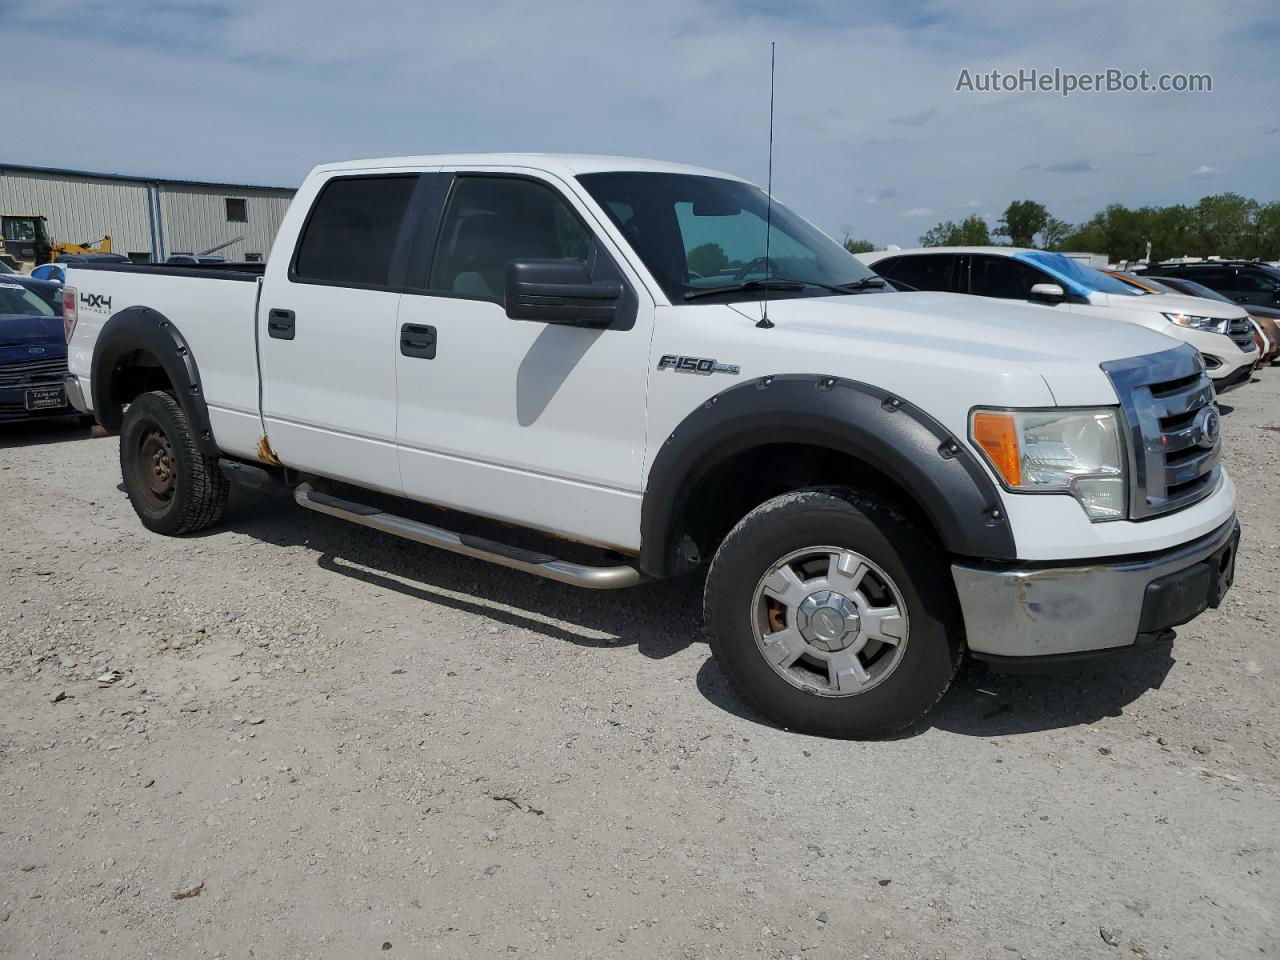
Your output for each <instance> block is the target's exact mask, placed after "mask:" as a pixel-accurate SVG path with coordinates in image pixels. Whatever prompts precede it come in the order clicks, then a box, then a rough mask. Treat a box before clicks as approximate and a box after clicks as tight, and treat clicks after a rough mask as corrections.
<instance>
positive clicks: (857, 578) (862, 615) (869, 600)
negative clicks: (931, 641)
mask: <svg viewBox="0 0 1280 960" xmlns="http://www.w3.org/2000/svg"><path fill="white" fill-rule="evenodd" d="M751 615H752V623H753V625H754V627H755V635H756V646H757V648H759V650H760V653H761V654H762V655H763V656H764V658H765V660H766V662H768V663H769V665H770V666H771V667H773V669H774V671H775V672H776V673H777V674H778V675H779V676H781V677H782V678H783V679H784V680H786V681H787V682H788V683H790V684H791V685H792V686H795V687H799V688H800V689H801V690H803V691H805V692H806V693H813V694H817V695H818V696H823V697H850V696H856V695H857V694H859V693H865V692H866V691H868V690H870V689H871V688H872V687H874V686H876V685H877V684H879V683H882V682H883V681H884V680H885V679H886V678H887V677H888V676H889V675H890V674H891V673H893V671H894V670H896V669H897V667H898V664H899V663H901V662H902V655H903V653H904V652H905V650H906V647H907V633H908V626H907V609H906V604H905V603H903V600H902V593H901V591H899V590H898V587H897V585H896V584H895V583H894V582H893V580H892V579H891V578H890V577H889V575H888V574H887V573H885V572H884V570H882V569H881V568H880V567H878V566H877V565H876V564H874V563H872V562H871V561H870V560H868V559H867V558H866V557H864V556H862V555H861V554H858V553H854V552H853V551H852V550H844V549H842V548H840V547H807V548H805V549H803V550H796V551H794V552H793V553H789V554H787V555H786V556H785V557H783V558H782V559H781V560H779V561H778V562H777V563H775V564H774V565H773V566H772V567H770V568H769V570H768V571H766V573H765V575H764V576H763V577H761V578H760V582H759V583H757V584H756V589H755V592H754V593H753V594H752V598H751Z"/></svg>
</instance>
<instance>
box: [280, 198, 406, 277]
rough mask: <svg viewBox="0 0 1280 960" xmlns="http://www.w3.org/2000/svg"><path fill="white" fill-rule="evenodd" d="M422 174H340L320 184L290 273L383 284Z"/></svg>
mask: <svg viewBox="0 0 1280 960" xmlns="http://www.w3.org/2000/svg"><path fill="white" fill-rule="evenodd" d="M418 180H419V175H418V174H416V173H414V174H394V175H386V176H357V177H337V178H335V179H333V180H330V181H329V182H328V183H326V184H325V185H324V187H323V188H321V190H320V194H319V196H317V197H316V201H315V203H314V204H313V205H312V207H311V212H310V213H309V214H308V215H307V222H306V224H305V225H304V226H303V229H302V235H301V237H300V238H299V240H298V247H297V251H296V252H295V254H294V258H293V264H292V266H291V269H290V271H289V278H290V279H291V280H293V281H294V282H298V283H319V284H330V285H334V286H348V287H367V288H370V289H383V288H386V287H388V286H389V285H390V279H391V260H392V255H393V253H394V252H395V250H396V244H397V240H398V238H399V235H400V229H401V226H402V225H403V223H404V218H405V213H406V212H407V211H408V209H409V201H410V198H411V197H412V195H413V192H414V189H415V188H416V187H417V185H418Z"/></svg>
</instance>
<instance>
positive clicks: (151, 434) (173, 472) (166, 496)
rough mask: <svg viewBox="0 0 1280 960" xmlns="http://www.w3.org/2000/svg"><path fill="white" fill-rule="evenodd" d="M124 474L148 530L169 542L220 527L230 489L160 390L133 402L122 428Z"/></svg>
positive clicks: (183, 417) (170, 399) (171, 400)
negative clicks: (166, 536)
mask: <svg viewBox="0 0 1280 960" xmlns="http://www.w3.org/2000/svg"><path fill="white" fill-rule="evenodd" d="M120 474H121V476H122V477H123V478H124V488H125V491H126V492H127V493H128V494H129V500H130V501H131V502H132V503H133V509H134V511H135V512H136V513H137V514H138V518H139V519H140V520H142V523H143V526H145V527H146V528H147V529H148V530H154V531H155V532H156V533H165V534H169V535H170V536H172V535H175V534H181V533H190V532H191V531H193V530H199V529H201V528H203V527H207V526H210V525H211V524H214V523H217V522H218V520H219V519H220V518H221V517H222V511H223V508H224V507H225V506H226V503H227V492H228V489H229V487H230V483H229V482H228V480H227V478H226V477H224V476H223V475H222V471H221V470H220V469H219V468H218V461H217V458H216V457H214V456H209V455H207V454H205V453H204V452H202V451H201V450H200V447H199V445H198V444H197V443H196V438H195V436H194V435H193V434H192V431H191V427H190V424H189V423H188V422H187V416H186V413H185V412H184V411H183V409H182V406H181V404H179V403H178V401H177V400H176V399H175V398H174V397H173V396H172V395H170V394H168V393H164V392H162V391H159V390H156V391H152V392H150V393H144V394H142V395H140V396H138V397H135V398H134V399H133V402H132V403H130V404H129V408H128V409H127V410H126V411H125V415H124V423H123V424H122V425H121V428H120Z"/></svg>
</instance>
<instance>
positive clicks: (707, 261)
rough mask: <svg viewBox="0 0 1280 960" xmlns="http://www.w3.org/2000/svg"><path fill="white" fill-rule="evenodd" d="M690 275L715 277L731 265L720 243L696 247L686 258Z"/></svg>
mask: <svg viewBox="0 0 1280 960" xmlns="http://www.w3.org/2000/svg"><path fill="white" fill-rule="evenodd" d="M685 263H687V264H688V266H689V272H690V273H696V274H698V275H699V276H701V277H714V276H715V275H716V274H717V273H719V272H720V271H721V270H723V269H724V268H725V267H727V266H728V265H729V257H728V256H727V255H726V254H725V252H724V248H723V247H721V246H720V244H718V243H704V244H702V245H700V246H697V247H694V248H693V249H692V250H690V251H689V252H688V254H687V255H686V256H685Z"/></svg>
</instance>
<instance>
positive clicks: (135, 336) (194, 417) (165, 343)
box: [90, 307, 219, 456]
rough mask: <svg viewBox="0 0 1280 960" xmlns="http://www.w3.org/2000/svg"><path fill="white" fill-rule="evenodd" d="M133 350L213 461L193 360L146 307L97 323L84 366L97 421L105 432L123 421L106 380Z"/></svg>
mask: <svg viewBox="0 0 1280 960" xmlns="http://www.w3.org/2000/svg"><path fill="white" fill-rule="evenodd" d="M138 350H142V351H144V352H146V353H149V354H150V355H151V356H153V357H154V358H155V359H156V362H157V363H159V364H160V367H161V369H163V370H164V372H165V375H166V376H167V377H168V378H169V382H170V383H171V384H173V391H174V396H175V397H176V398H177V401H178V403H179V405H180V406H181V407H182V412H183V413H185V414H186V415H187V421H188V422H189V423H190V424H191V426H192V428H193V429H194V430H195V438H196V445H197V446H198V447H199V448H200V452H201V453H204V454H205V455H207V456H217V455H218V453H219V451H218V445H217V443H216V442H215V441H214V438H213V428H212V427H211V426H210V425H209V408H208V406H207V404H206V403H205V399H204V388H203V387H202V386H201V383H200V370H199V368H198V367H197V366H196V358H195V357H194V356H193V355H192V353H191V348H190V347H189V346H187V341H186V339H185V338H184V337H183V336H182V333H181V332H180V331H179V330H178V328H177V327H176V326H175V325H174V324H173V322H172V321H171V320H170V319H169V318H168V317H166V316H164V315H163V314H162V313H160V312H158V311H156V310H152V309H151V308H150V307H128V308H126V309H124V310H121V311H120V312H119V313H117V314H115V315H114V316H112V317H111V319H110V320H108V321H107V322H106V323H105V324H103V326H102V330H101V331H100V332H99V333H98V339H97V342H96V343H94V345H93V362H92V365H91V367H90V370H91V379H90V383H91V384H92V390H93V412H94V416H95V417H96V418H97V420H98V422H99V423H100V424H102V425H103V426H104V427H106V428H107V429H108V430H111V431H118V430H119V429H120V425H121V421H122V420H123V419H124V417H123V412H122V410H121V407H122V403H121V401H119V400H117V399H116V398H115V397H114V396H113V395H112V392H111V384H112V380H113V376H112V375H113V374H114V372H115V369H116V367H117V366H118V365H119V363H120V361H121V360H122V359H123V358H124V357H126V356H128V355H129V354H131V353H134V352H135V351H138Z"/></svg>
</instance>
